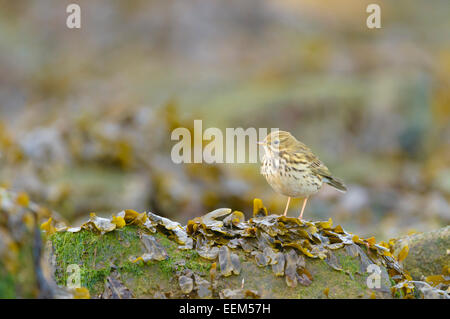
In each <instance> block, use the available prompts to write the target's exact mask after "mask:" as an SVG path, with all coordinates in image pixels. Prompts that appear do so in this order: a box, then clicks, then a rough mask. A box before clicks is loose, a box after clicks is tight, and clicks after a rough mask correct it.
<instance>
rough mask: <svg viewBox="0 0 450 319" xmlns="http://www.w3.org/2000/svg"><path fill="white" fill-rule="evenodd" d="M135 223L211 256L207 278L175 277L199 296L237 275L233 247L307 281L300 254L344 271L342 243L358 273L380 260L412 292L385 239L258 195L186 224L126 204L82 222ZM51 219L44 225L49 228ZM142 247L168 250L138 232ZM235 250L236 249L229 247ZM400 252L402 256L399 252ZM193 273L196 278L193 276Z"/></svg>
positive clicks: (93, 226) (293, 282)
mask: <svg viewBox="0 0 450 319" xmlns="http://www.w3.org/2000/svg"><path fill="white" fill-rule="evenodd" d="M122 221H123V222H124V223H125V224H126V225H137V226H139V227H140V228H141V229H143V230H145V231H146V232H148V233H149V234H152V233H155V232H156V231H158V232H161V233H163V234H165V235H167V236H168V238H170V239H172V240H174V241H175V242H177V243H178V245H179V246H178V247H179V248H180V249H194V250H195V251H196V252H197V253H198V254H199V256H200V257H202V258H205V259H207V260H211V261H216V260H217V262H218V265H219V266H220V268H219V269H220V270H219V269H217V270H216V263H213V264H212V267H211V270H210V277H211V282H209V281H207V280H205V279H203V278H201V277H199V276H198V278H197V279H195V278H192V276H189V277H188V278H184V277H186V275H182V276H184V277H182V276H181V277H179V278H178V280H179V284H180V289H181V290H182V291H183V292H184V293H185V294H188V293H190V292H191V291H193V290H197V292H198V293H199V294H201V295H202V296H210V295H211V293H212V291H211V290H212V289H213V285H212V283H213V282H214V280H215V278H216V277H217V275H218V274H219V275H220V276H224V277H227V276H232V275H239V274H240V272H241V267H242V266H241V263H240V260H239V256H238V254H237V250H240V251H241V252H243V253H244V254H247V255H248V256H249V257H250V259H254V261H255V263H256V264H257V265H258V266H259V267H270V268H271V269H272V272H273V274H274V275H275V276H278V277H283V276H284V277H285V280H286V284H287V286H289V287H296V286H297V285H298V284H300V285H304V286H308V285H310V284H311V283H312V282H313V280H314V278H313V276H312V275H311V273H310V272H309V271H308V269H307V267H306V262H305V258H313V259H319V260H324V261H325V263H326V264H327V265H329V266H330V268H331V269H333V271H345V272H346V273H347V274H348V275H349V276H351V277H352V276H353V274H352V273H350V272H349V271H346V270H344V269H343V267H342V265H341V264H340V262H339V259H338V258H337V257H336V255H335V253H334V251H336V250H337V249H345V251H346V252H347V254H348V255H349V256H352V257H356V258H358V260H359V262H360V269H359V271H357V272H359V273H360V274H363V273H366V271H367V267H368V266H369V265H371V264H377V265H380V266H384V267H385V268H386V269H387V271H388V274H389V276H390V278H391V279H392V280H393V281H394V283H395V284H394V286H393V288H392V293H393V294H395V293H397V292H398V291H401V293H402V295H403V296H405V297H408V296H409V297H410V296H412V294H413V293H414V284H413V283H411V277H410V276H409V274H408V273H407V271H405V270H404V269H403V267H402V265H401V264H400V263H399V260H396V259H395V258H394V257H393V256H392V254H391V250H390V247H389V245H388V244H386V243H383V242H381V243H379V244H377V243H376V241H375V238H373V237H372V238H367V239H364V238H360V237H359V236H357V235H354V234H351V233H348V232H346V231H345V230H344V229H343V228H342V227H341V226H340V225H337V226H333V221H332V219H331V218H330V219H328V220H327V221H316V222H311V221H306V220H300V219H298V218H292V217H285V216H279V215H274V214H269V212H268V210H267V209H266V208H265V207H264V206H263V204H262V201H261V200H259V199H255V200H254V206H253V217H252V218H250V219H249V220H245V217H244V214H243V213H242V212H239V211H232V210H231V209H228V208H220V209H216V210H214V211H212V212H210V213H208V214H206V215H204V216H201V217H196V218H194V219H192V220H189V221H188V223H187V225H186V226H184V227H183V226H181V225H180V224H179V223H177V222H174V221H171V220H170V219H168V218H164V217H161V216H158V215H156V214H153V213H151V212H147V213H137V212H134V211H131V210H125V211H123V212H121V213H119V214H118V215H117V216H113V217H112V218H111V219H110V220H108V219H104V218H100V217H97V216H95V214H91V217H90V219H89V221H88V222H86V223H85V224H83V225H82V226H81V229H86V230H90V231H94V232H98V233H100V234H104V233H105V232H108V231H113V230H114V229H115V228H117V227H119V226H120V227H123V226H124V225H123V222H122ZM51 226H52V221H51V220H49V221H48V222H47V223H46V224H45V227H43V228H44V229H45V230H46V231H47V230H51ZM59 231H71V229H70V228H67V227H66V228H60V230H59ZM141 238H142V240H143V243H144V246H145V247H146V249H147V253H145V254H144V255H142V256H141V257H139V258H137V259H136V260H135V261H139V260H143V261H148V260H156V261H160V260H164V259H165V258H166V257H167V253H166V252H165V251H164V249H163V248H162V247H161V246H159V244H158V243H157V241H156V240H155V239H154V237H153V236H151V235H145V234H144V235H142V237H141ZM234 251H236V253H235V252H234ZM404 254H405V253H404V252H403V253H402V256H401V257H402V258H404ZM194 279H195V280H194ZM188 291H189V292H188ZM245 294H246V293H245V290H242V289H241V290H235V291H234V290H228V291H222V292H220V294H219V295H221V296H222V297H224V298H227V297H230V296H237V295H239V296H241V295H242V296H245Z"/></svg>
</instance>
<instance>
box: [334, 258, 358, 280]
mask: <svg viewBox="0 0 450 319" xmlns="http://www.w3.org/2000/svg"><path fill="white" fill-rule="evenodd" d="M339 262H340V263H341V266H342V269H344V270H346V271H348V272H350V273H351V274H352V275H353V276H355V274H359V260H357V259H356V258H355V257H352V256H348V255H342V254H341V255H340V256H339Z"/></svg>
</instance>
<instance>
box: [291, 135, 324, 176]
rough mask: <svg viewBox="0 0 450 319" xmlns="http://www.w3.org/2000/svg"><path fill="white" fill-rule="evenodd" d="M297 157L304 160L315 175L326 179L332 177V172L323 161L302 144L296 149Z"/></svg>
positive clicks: (298, 144) (299, 143)
mask: <svg viewBox="0 0 450 319" xmlns="http://www.w3.org/2000/svg"><path fill="white" fill-rule="evenodd" d="M295 155H296V157H298V158H301V159H304V161H305V162H306V163H307V165H308V168H309V169H310V170H311V171H312V172H313V173H315V174H318V175H322V176H325V177H328V176H331V172H330V171H329V170H328V167H326V166H325V164H324V163H322V161H321V160H320V159H319V158H318V157H317V156H316V155H315V154H314V153H313V152H312V151H311V149H310V148H309V147H308V146H306V145H305V144H303V143H302V142H298V143H297V145H296V147H295Z"/></svg>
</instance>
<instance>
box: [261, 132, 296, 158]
mask: <svg viewBox="0 0 450 319" xmlns="http://www.w3.org/2000/svg"><path fill="white" fill-rule="evenodd" d="M296 143H298V141H297V140H296V139H295V137H294V136H292V135H291V133H289V132H286V131H275V132H272V133H270V134H268V135H267V136H266V137H265V138H264V140H263V141H262V142H259V143H258V144H260V145H263V146H264V148H265V149H266V150H270V151H272V152H275V153H278V152H281V151H287V150H289V149H290V148H291V147H292V146H294V145H295V144H296Z"/></svg>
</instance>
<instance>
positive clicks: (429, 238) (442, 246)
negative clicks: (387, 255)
mask: <svg viewBox="0 0 450 319" xmlns="http://www.w3.org/2000/svg"><path fill="white" fill-rule="evenodd" d="M405 245H408V247H409V253H408V256H407V257H406V258H405V260H404V261H403V265H404V267H405V269H406V270H408V271H409V273H410V274H411V276H412V277H413V279H415V280H422V279H423V276H425V277H426V276H431V275H436V274H442V270H443V267H444V266H447V267H448V265H449V264H450V249H449V247H450V226H447V227H444V228H441V229H438V230H435V231H431V232H426V233H418V234H413V235H411V236H406V237H402V238H399V239H397V240H396V241H395V245H394V255H395V256H397V255H398V254H399V252H400V250H401V249H402V248H403V247H404V246H405Z"/></svg>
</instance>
